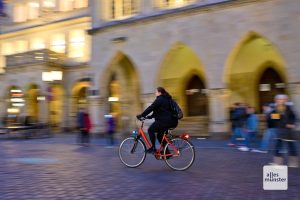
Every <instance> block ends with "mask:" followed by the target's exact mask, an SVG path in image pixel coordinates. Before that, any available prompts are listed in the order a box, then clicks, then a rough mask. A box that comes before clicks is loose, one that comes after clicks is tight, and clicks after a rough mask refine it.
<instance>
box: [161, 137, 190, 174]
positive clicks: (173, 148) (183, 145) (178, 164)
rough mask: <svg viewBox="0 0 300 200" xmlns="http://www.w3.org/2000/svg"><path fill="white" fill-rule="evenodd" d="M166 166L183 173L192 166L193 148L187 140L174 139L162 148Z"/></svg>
mask: <svg viewBox="0 0 300 200" xmlns="http://www.w3.org/2000/svg"><path fill="white" fill-rule="evenodd" d="M164 154H165V155H170V156H165V158H164V159H165V162H166V164H167V165H168V166H169V167H170V168H172V169H173V170H178V171H183V170H186V169H188V168H189V167H190V166H192V164H193V162H194V160H195V148H194V146H193V145H192V144H191V143H190V142H189V141H187V140H183V139H181V138H174V139H172V140H171V143H168V144H167V145H166V146H165V148H164Z"/></svg>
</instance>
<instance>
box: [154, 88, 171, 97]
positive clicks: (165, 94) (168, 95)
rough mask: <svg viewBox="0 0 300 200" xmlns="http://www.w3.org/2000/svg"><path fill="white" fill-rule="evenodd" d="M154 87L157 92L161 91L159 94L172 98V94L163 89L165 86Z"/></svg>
mask: <svg viewBox="0 0 300 200" xmlns="http://www.w3.org/2000/svg"><path fill="white" fill-rule="evenodd" d="M156 89H157V91H158V92H160V93H161V95H163V96H167V97H170V98H172V96H171V95H170V94H169V93H168V92H167V91H166V90H165V88H163V87H157V88H156Z"/></svg>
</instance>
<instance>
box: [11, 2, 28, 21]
mask: <svg viewBox="0 0 300 200" xmlns="http://www.w3.org/2000/svg"><path fill="white" fill-rule="evenodd" d="M13 13H14V14H13V16H14V17H13V20H14V22H25V21H26V20H27V19H26V16H27V9H26V5H23V4H15V5H14V7H13Z"/></svg>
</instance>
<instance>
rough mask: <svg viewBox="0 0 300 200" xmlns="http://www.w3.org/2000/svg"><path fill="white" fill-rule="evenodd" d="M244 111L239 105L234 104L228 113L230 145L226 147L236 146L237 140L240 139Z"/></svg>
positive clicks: (243, 122) (243, 123)
mask: <svg viewBox="0 0 300 200" xmlns="http://www.w3.org/2000/svg"><path fill="white" fill-rule="evenodd" d="M245 116H246V110H245V107H243V106H242V104H241V103H234V105H233V107H232V109H231V111H230V121H231V126H232V137H231V143H229V144H228V146H236V145H237V138H240V137H242V128H243V127H244V125H245V119H246V118H245Z"/></svg>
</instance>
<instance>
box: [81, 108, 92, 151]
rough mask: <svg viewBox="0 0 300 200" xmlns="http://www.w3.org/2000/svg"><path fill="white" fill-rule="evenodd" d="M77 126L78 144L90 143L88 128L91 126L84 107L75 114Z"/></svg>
mask: <svg viewBox="0 0 300 200" xmlns="http://www.w3.org/2000/svg"><path fill="white" fill-rule="evenodd" d="M77 127H78V129H79V131H80V136H79V140H80V144H82V145H84V146H88V145H89V143H90V130H91V128H92V123H91V119H90V116H89V114H88V113H87V111H86V109H84V108H80V109H79V112H78V114H77Z"/></svg>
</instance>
